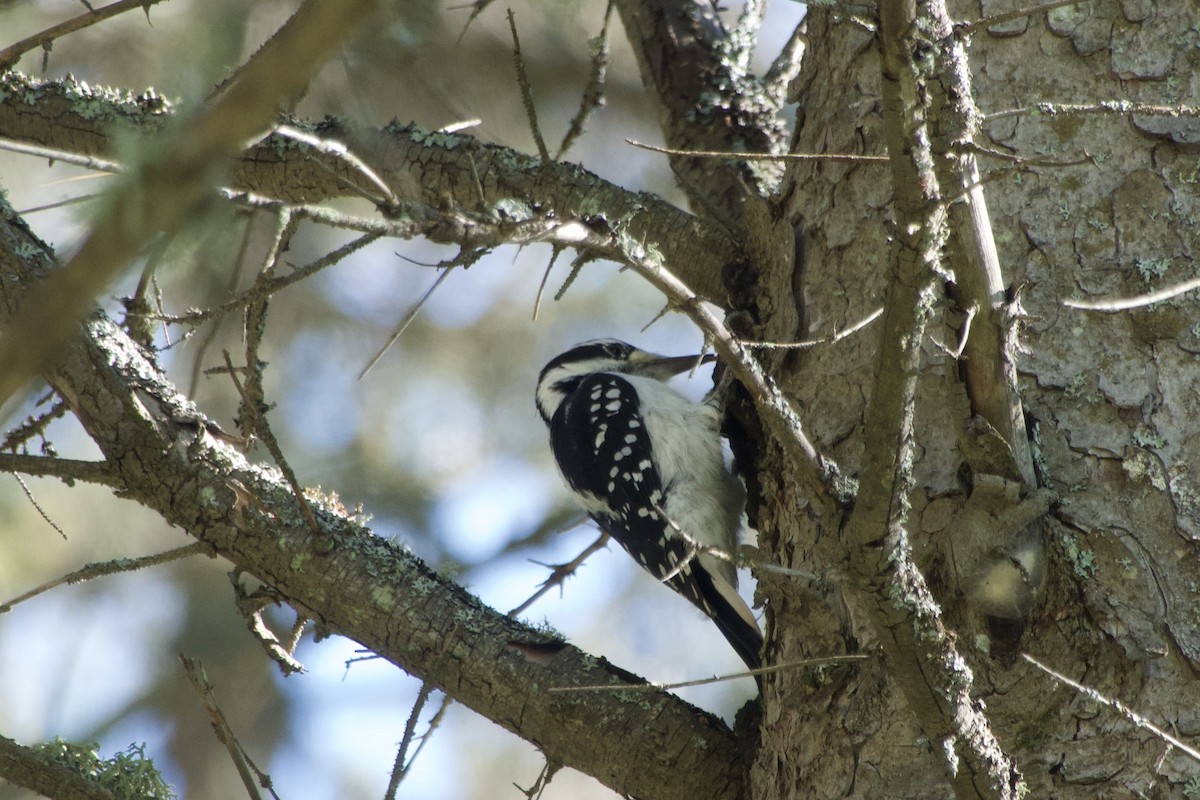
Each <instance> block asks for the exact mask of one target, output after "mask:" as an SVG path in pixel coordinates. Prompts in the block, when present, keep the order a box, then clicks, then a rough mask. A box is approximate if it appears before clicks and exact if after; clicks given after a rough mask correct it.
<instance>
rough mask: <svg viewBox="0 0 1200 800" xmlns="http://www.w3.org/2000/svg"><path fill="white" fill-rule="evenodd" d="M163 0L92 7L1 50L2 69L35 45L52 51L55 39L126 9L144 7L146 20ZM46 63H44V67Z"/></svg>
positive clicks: (122, 0)
mask: <svg viewBox="0 0 1200 800" xmlns="http://www.w3.org/2000/svg"><path fill="white" fill-rule="evenodd" d="M161 2H163V0H120V2H117V3H110V4H109V5H106V6H101V7H100V8H96V9H91V8H90V7H89V11H88V13H86V14H80V15H79V16H77V17H72V18H71V19H69V20H67V21H66V22H60V23H58V24H57V25H54V26H51V27H49V28H46V29H45V30H44V31H40V32H38V33H35V34H34V35H33V36H28V37H26V38H24V39H22V40H21V41H19V42H17V43H16V44H11V45H9V46H8V47H6V48H4V49H3V50H0V69H7V68H9V67H11V66H12V65H13V64H15V63H17V59H19V58H20V57H21V56H23V55H24V54H25V53H28V52H29V51H30V50H32V49H34V48H35V47H41V48H42V49H43V50H45V51H46V52H47V53H49V52H50V48H51V45H52V44H53V43H54V40H55V39H61V38H62V37H63V36H66V35H67V34H69V33H75V32H76V31H81V30H83V29H84V28H87V27H89V26H91V25H95V24H96V23H97V22H103V21H104V20H106V19H111V18H112V17H115V16H117V15H118V14H123V13H125V12H126V11H131V10H133V9H135V8H141V9H144V10H145V12H146V20H147V21H149V20H150V6H153V5H157V4H158V3H161ZM44 67H45V64H44V63H43V68H44Z"/></svg>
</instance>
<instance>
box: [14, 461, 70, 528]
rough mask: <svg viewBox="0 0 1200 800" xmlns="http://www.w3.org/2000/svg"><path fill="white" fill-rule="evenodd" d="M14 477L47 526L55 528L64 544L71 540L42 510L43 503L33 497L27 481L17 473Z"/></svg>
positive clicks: (44, 510)
mask: <svg viewBox="0 0 1200 800" xmlns="http://www.w3.org/2000/svg"><path fill="white" fill-rule="evenodd" d="M13 477H14V478H16V479H17V483H19V484H20V485H21V491H22V492H24V494H25V499H26V500H28V501H29V503H30V505H32V506H33V507H34V509H35V510H36V511H37V512H38V515H39V516H40V517H41V518H42V519H43V520H45V521H46V524H47V525H49V526H50V527H51V528H54V530H56V531H57V532H58V535H59V536H61V537H62V538H63V541H64V542H65V541H67V540H68V539H69V538H70V537H69V536H67V532H66V531H64V530H63V529H62V526H61V525H59V524H58V523H57V522H55V521H54V520H52V519H51V518H50V515H49V514H48V513H46V509H44V508H42V506H41V503H39V502H38V501H37V498H35V497H34V496H33V491H32V490H31V489H30V488H29V484H27V483H25V479H24V478H22V477H21V476H20V475H18V474H16V473H15V472H14V473H13Z"/></svg>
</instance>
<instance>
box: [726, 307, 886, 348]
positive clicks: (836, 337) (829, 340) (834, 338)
mask: <svg viewBox="0 0 1200 800" xmlns="http://www.w3.org/2000/svg"><path fill="white" fill-rule="evenodd" d="M882 314H883V307H882V306H880V307H879V308H877V309H875V310H874V311H872V312H871V313H870V314H868V315H867V316H865V317H863V318H862V319H860V320H859V321H858V322H856V323H854V324H853V325H851V326H850V327H849V328H843V329H842V330H840V331H835V332H833V333H831V334H829V335H828V336H822V337H821V338H820V339H806V340H804V341H802V342H752V341H743V342H742V346H743V347H747V348H749V349H751V350H804V349H807V348H810V347H816V346H817V345H821V344H833V343H834V342H840V341H841V340H842V339H845V338H847V337H848V336H853V335H854V334H856V333H858V332H859V331H861V330H862V329H863V328H865V327H867V326H868V325H870V324H871V323H872V322H874V321H875V320H877V319H879V317H880V316H881V315H882Z"/></svg>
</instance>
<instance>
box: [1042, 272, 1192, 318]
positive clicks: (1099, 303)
mask: <svg viewBox="0 0 1200 800" xmlns="http://www.w3.org/2000/svg"><path fill="white" fill-rule="evenodd" d="M1196 289H1200V278H1192V279H1191V280H1190V281H1184V282H1183V283H1177V284H1175V285H1174V286H1168V287H1166V288H1165V289H1159V290H1158V291H1157V292H1150V293H1149V294H1140V295H1137V296H1136V297H1123V298H1118V299H1115V300H1063V301H1062V304H1063V305H1064V306H1066V307H1067V308H1078V309H1081V310H1083V311H1126V310H1128V309H1131V308H1141V307H1143V306H1150V305H1154V304H1155V303H1161V302H1163V301H1164V300H1170V299H1171V298H1172V297H1177V296H1179V295H1181V294H1185V293H1187V292H1191V291H1194V290H1196Z"/></svg>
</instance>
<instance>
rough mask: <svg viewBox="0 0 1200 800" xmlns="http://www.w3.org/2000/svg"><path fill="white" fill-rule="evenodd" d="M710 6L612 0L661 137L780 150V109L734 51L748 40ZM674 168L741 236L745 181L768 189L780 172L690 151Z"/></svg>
mask: <svg viewBox="0 0 1200 800" xmlns="http://www.w3.org/2000/svg"><path fill="white" fill-rule="evenodd" d="M714 7H715V6H714V4H712V3H709V2H707V0H684V2H677V1H676V0H617V10H618V11H619V12H620V14H621V22H622V24H623V25H624V26H625V32H626V35H627V36H628V38H629V42H630V44H631V45H632V46H633V51H634V53H635V54H636V55H637V60H638V66H639V67H640V69H641V73H642V82H643V83H644V84H645V85H646V87H647V90H648V91H649V92H650V95H651V97H652V98H653V99H654V100H655V101H656V105H657V106H658V111H659V124H660V126H661V127H662V130H663V136H664V137H665V139H666V141H667V144H668V145H669V146H670V147H673V148H678V149H681V150H721V151H725V152H730V151H743V152H748V153H782V152H785V150H786V145H787V142H786V138H785V130H784V126H783V124H782V123H781V121H780V120H779V119H778V117H777V114H778V111H779V109H778V108H777V107H776V106H775V103H774V101H773V100H772V99H771V97H770V96H769V93H768V92H767V91H766V89H765V88H764V86H763V84H762V82H761V81H759V80H758V79H757V78H755V77H754V76H753V75H750V74H748V73H746V71H745V69H744V66H745V65H744V64H743V63H742V61H741V60H740V59H739V58H737V53H738V52H739V51H740V50H743V49H745V48H747V47H749V46H751V43H748V42H741V41H735V40H734V37H732V36H730V35H729V34H728V33H727V32H726V31H725V30H724V29H723V26H722V24H721V21H720V19H719V18H718V17H717V16H716V13H715V11H714ZM739 34H740V35H741V36H749V35H752V32H750V31H739ZM671 167H672V169H674V170H675V175H676V177H677V178H678V179H679V183H680V186H681V187H682V188H683V190H684V191H685V192H687V195H688V199H689V200H690V201H691V205H692V208H693V209H695V210H696V211H697V212H698V213H706V214H707V215H708V216H710V217H712V218H714V219H716V220H717V221H718V222H720V223H721V224H723V225H725V226H726V227H727V228H729V229H730V230H734V231H738V234H737V235H738V236H739V237H740V236H741V233H740V228H741V226H742V201H743V198H744V197H745V196H746V191H747V187H749V188H750V189H752V190H754V191H756V192H757V193H758V194H760V195H766V194H767V193H769V191H770V190H771V189H772V188H774V185H775V184H776V183H777V182H778V180H779V177H780V175H781V174H782V169H781V167H780V165H778V164H771V163H769V162H767V163H758V164H748V163H738V162H734V161H727V160H723V159H702V158H701V159H697V158H690V157H687V156H672V157H671ZM671 263H672V268H674V263H673V262H671ZM681 277H682V276H681ZM688 282H689V283H690V284H692V285H693V286H696V283H695V282H694V281H692V280H688Z"/></svg>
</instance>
